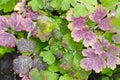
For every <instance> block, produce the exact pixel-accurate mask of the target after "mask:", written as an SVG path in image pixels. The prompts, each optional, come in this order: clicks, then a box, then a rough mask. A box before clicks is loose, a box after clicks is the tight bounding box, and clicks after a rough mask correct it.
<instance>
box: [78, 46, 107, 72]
mask: <svg viewBox="0 0 120 80" xmlns="http://www.w3.org/2000/svg"><path fill="white" fill-rule="evenodd" d="M82 54H83V56H86V58H84V59H82V60H81V61H80V66H81V67H82V68H84V69H85V70H87V71H88V70H92V69H93V70H94V71H95V72H96V73H99V72H100V71H102V69H104V68H105V67H106V62H105V60H104V58H102V56H99V55H97V54H96V53H95V51H94V50H93V49H92V48H87V49H85V50H83V52H82ZM102 55H103V54H102Z"/></svg>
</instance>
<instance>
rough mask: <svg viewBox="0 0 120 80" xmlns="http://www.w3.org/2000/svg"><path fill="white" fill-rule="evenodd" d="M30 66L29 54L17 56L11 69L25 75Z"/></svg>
mask: <svg viewBox="0 0 120 80" xmlns="http://www.w3.org/2000/svg"><path fill="white" fill-rule="evenodd" d="M31 67H32V59H31V57H30V56H24V55H22V56H19V57H17V58H15V59H14V61H13V69H14V71H15V73H17V74H22V75H26V74H27V73H28V72H29V70H30V69H31Z"/></svg>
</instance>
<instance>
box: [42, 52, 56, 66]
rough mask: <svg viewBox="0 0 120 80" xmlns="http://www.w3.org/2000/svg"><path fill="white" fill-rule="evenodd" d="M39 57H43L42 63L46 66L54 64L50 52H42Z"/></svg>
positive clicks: (53, 58)
mask: <svg viewBox="0 0 120 80" xmlns="http://www.w3.org/2000/svg"><path fill="white" fill-rule="evenodd" d="M40 56H41V57H43V61H45V62H47V64H53V63H54V62H55V56H54V55H53V54H52V53H51V52H50V51H43V52H41V53H40Z"/></svg>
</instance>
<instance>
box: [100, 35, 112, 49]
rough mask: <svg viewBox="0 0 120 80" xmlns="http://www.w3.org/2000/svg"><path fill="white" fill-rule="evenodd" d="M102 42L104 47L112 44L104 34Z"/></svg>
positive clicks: (101, 37) (101, 38)
mask: <svg viewBox="0 0 120 80" xmlns="http://www.w3.org/2000/svg"><path fill="white" fill-rule="evenodd" d="M100 43H101V45H102V46H103V47H105V46H109V45H110V43H109V42H108V40H106V39H105V38H104V37H103V36H100Z"/></svg>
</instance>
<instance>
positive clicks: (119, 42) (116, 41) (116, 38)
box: [112, 34, 120, 44]
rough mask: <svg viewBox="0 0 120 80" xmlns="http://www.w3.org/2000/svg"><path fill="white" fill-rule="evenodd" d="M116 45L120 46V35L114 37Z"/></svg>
mask: <svg viewBox="0 0 120 80" xmlns="http://www.w3.org/2000/svg"><path fill="white" fill-rule="evenodd" d="M112 40H113V41H114V43H117V44H120V34H115V35H113V36H112Z"/></svg>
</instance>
